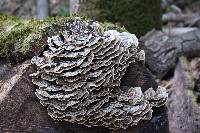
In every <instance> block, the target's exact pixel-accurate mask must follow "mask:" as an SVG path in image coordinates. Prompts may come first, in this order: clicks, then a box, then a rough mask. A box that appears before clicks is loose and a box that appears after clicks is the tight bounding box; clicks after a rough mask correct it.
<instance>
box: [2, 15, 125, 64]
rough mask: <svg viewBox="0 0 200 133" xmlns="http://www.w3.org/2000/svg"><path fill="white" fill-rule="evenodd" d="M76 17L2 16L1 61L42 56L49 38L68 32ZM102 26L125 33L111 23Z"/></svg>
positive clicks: (17, 60) (15, 60)
mask: <svg viewBox="0 0 200 133" xmlns="http://www.w3.org/2000/svg"><path fill="white" fill-rule="evenodd" d="M75 17H76V16H72V17H49V18H47V19H44V20H36V19H30V20H22V19H19V18H17V17H15V16H9V15H6V14H0V59H4V60H8V61H10V62H20V61H22V60H25V59H27V58H31V57H33V56H34V55H36V54H40V52H41V51H42V50H43V49H44V47H45V45H46V40H47V37H48V36H50V37H51V36H53V35H57V34H59V33H60V32H63V31H64V30H66V23H67V22H69V21H71V20H74V18H75ZM81 18H82V19H84V20H86V19H87V18H86V17H81ZM101 26H102V30H107V29H117V30H118V31H125V29H124V28H123V27H119V26H117V25H113V24H111V23H101Z"/></svg>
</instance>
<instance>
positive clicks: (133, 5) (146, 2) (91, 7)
mask: <svg viewBox="0 0 200 133" xmlns="http://www.w3.org/2000/svg"><path fill="white" fill-rule="evenodd" d="M79 12H80V13H81V14H83V15H86V16H88V17H91V18H93V19H97V20H100V21H109V22H112V23H120V24H121V25H123V26H125V28H126V29H127V30H128V31H129V32H131V33H134V34H136V35H137V36H138V37H139V36H142V35H144V34H145V33H146V32H148V31H150V30H152V29H153V28H155V29H161V26H162V21H161V15H162V9H161V0H82V1H81V2H80V9H79Z"/></svg>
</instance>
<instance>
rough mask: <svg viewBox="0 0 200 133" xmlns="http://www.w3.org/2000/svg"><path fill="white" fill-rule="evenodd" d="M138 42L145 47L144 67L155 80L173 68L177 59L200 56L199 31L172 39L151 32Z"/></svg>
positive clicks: (161, 33)
mask: <svg viewBox="0 0 200 133" xmlns="http://www.w3.org/2000/svg"><path fill="white" fill-rule="evenodd" d="M140 42H141V44H142V45H144V46H146V47H145V48H144V49H145V52H146V66H147V67H148V68H149V69H150V71H151V72H152V73H153V74H154V75H155V76H156V78H162V77H163V76H164V75H165V74H166V73H167V72H168V71H169V70H170V69H172V68H174V67H175V65H176V61H177V58H178V57H180V56H182V55H184V56H187V57H194V56H200V54H199V53H200V30H199V29H198V30H194V31H191V32H187V33H184V34H181V35H177V36H172V37H170V36H168V35H167V34H165V33H163V32H161V31H155V30H152V31H150V32H149V33H147V34H146V35H145V36H144V37H141V38H140Z"/></svg>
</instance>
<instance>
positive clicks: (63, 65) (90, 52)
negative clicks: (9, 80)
mask: <svg viewBox="0 0 200 133" xmlns="http://www.w3.org/2000/svg"><path fill="white" fill-rule="evenodd" d="M100 26H101V25H100V24H99V23H98V22H94V21H86V20H84V21H83V20H81V19H80V18H75V19H74V20H73V21H71V22H68V23H66V31H63V32H62V33H61V34H60V35H57V36H52V37H49V38H48V41H47V42H48V45H47V46H48V47H47V49H45V50H44V51H43V53H42V54H41V55H39V56H35V57H33V58H32V63H33V64H35V65H36V66H37V72H36V73H33V74H31V76H32V81H33V83H34V84H36V85H37V86H39V88H38V89H36V92H35V94H36V95H37V97H38V98H39V99H40V102H41V104H42V105H43V106H45V107H47V111H48V114H49V115H50V116H51V117H52V118H53V119H55V120H63V121H68V122H71V123H78V124H84V125H86V126H88V127H91V126H104V127H108V128H110V129H118V128H124V129H125V128H127V127H128V126H132V125H137V124H138V122H140V121H141V120H149V119H151V117H152V112H153V110H152V107H159V106H162V105H164V104H165V102H166V100H167V96H168V95H167V93H166V90H165V89H164V88H162V87H158V88H157V89H156V90H154V89H152V88H149V89H148V90H146V91H145V92H142V89H141V87H125V88H122V87H121V86H120V81H121V78H122V77H123V75H124V74H125V71H126V69H127V67H128V66H129V64H130V63H131V62H135V61H140V60H145V53H144V51H143V50H139V46H138V45H139V43H138V39H137V38H136V36H135V35H134V34H130V33H128V32H122V33H120V32H118V31H116V30H107V31H104V32H103V33H102V32H100V29H101V28H100Z"/></svg>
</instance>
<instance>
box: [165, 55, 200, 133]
mask: <svg viewBox="0 0 200 133" xmlns="http://www.w3.org/2000/svg"><path fill="white" fill-rule="evenodd" d="M189 70H190V68H189V66H188V64H187V60H186V58H185V57H181V58H179V62H178V65H177V66H176V68H175V73H174V78H173V79H172V80H173V83H172V87H171V90H172V91H171V93H170V95H169V101H168V114H169V116H168V118H169V128H170V132H171V133H198V132H199V130H200V121H199V118H198V117H199V115H200V114H199V113H200V110H199V109H198V107H197V105H196V103H195V102H194V101H192V98H191V96H190V95H189V93H190V94H191V92H190V91H189V89H191V88H193V87H194V80H193V79H192V78H193V77H192V75H191V72H190V71H189Z"/></svg>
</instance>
